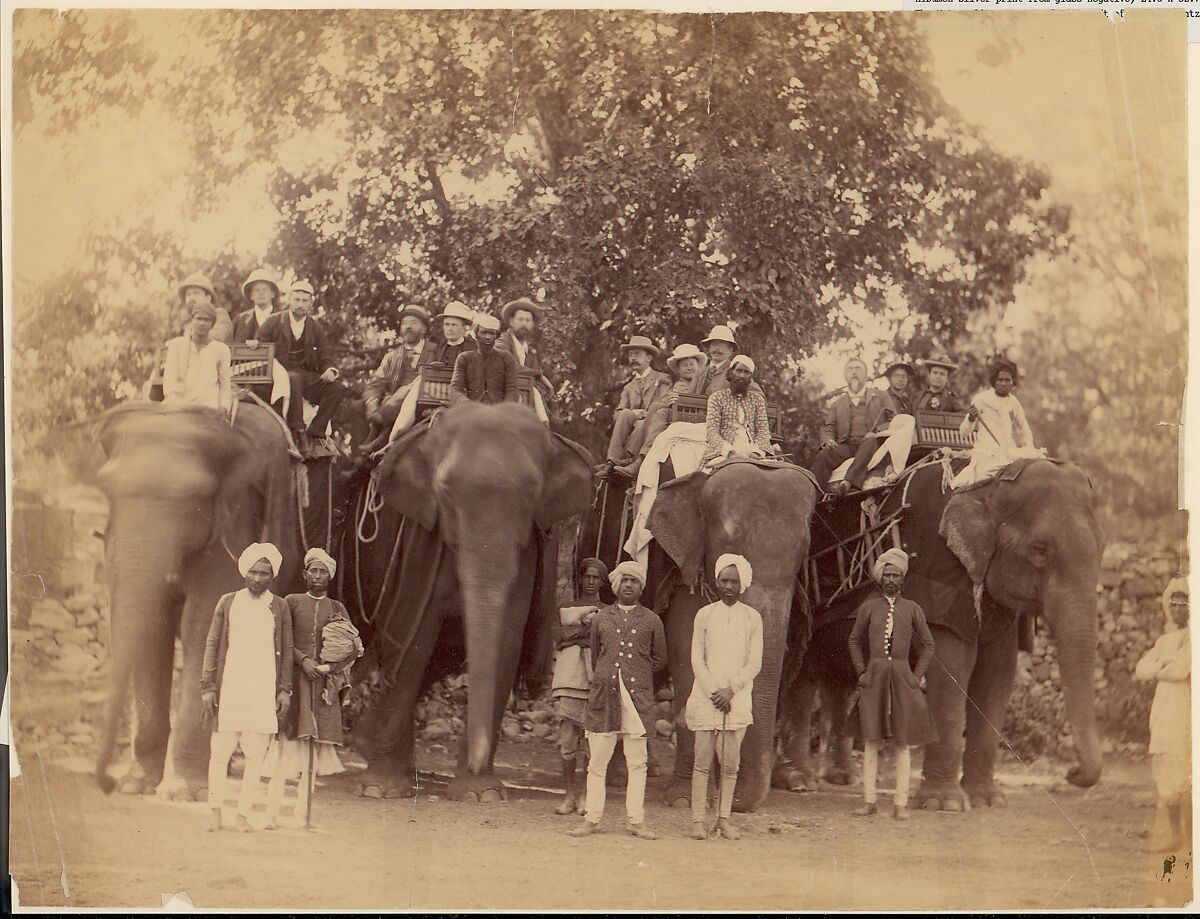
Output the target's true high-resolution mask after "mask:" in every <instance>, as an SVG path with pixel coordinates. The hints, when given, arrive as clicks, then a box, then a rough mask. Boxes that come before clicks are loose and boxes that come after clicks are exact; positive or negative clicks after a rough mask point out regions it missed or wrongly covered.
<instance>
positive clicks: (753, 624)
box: [685, 554, 763, 839]
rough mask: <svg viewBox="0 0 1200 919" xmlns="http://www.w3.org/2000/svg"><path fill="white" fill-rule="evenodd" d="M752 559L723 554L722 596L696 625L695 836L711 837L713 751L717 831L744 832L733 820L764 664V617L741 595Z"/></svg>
mask: <svg viewBox="0 0 1200 919" xmlns="http://www.w3.org/2000/svg"><path fill="white" fill-rule="evenodd" d="M753 574H754V572H753V570H752V569H751V568H750V563H749V562H748V561H747V560H746V559H745V558H743V557H742V556H740V555H732V554H726V555H722V556H721V557H720V558H719V559H717V566H716V571H715V577H716V579H717V592H718V593H719V594H720V596H721V599H720V600H719V601H718V602H716V603H710V604H709V605H708V606H706V607H704V608H703V609H701V610H700V611H699V612H698V613H696V619H695V622H694V624H693V626H692V673H693V675H694V679H693V682H692V694H691V695H690V696H689V697H688V701H687V709H686V712H685V715H686V718H687V726H688V728H689V729H690V730H691V731H692V732H693V733H694V734H695V735H696V758H695V763H694V765H693V766H692V838H693V839H707V838H708V831H707V829H706V828H705V825H704V810H705V805H706V803H707V801H706V799H707V796H708V772H709V769H710V768H711V766H712V758H713V753H714V752H715V753H716V755H717V760H718V762H719V763H720V764H721V796H720V805H719V815H718V819H717V824H716V827H715V828H714V831H715V832H717V833H719V834H720V835H721V836H723V837H725V838H726V839H738V838H740V836H741V834H740V833H739V832H738V831H737V830H735V829H734V828H733V825H732V823H731V822H730V818H731V815H732V813H733V791H734V788H735V787H736V786H737V774H738V764H739V763H740V761H741V750H742V739H743V738H744V737H745V736H746V728H747V727H749V726H750V725H751V724H753V723H754V715H753V704H752V690H753V686H754V678H755V677H756V676H758V672H759V670H761V669H762V653H763V635H762V616H760V615H759V613H758V610H756V609H755V608H754V607H752V606H748V605H746V604H745V603H743V602H741V600H740V599H738V598H739V597H740V596H741V595H742V594H743V593H745V592H746V591H747V590H749V589H750V584H751V581H752V578H753Z"/></svg>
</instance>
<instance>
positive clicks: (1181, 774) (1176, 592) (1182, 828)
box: [1134, 577, 1192, 852]
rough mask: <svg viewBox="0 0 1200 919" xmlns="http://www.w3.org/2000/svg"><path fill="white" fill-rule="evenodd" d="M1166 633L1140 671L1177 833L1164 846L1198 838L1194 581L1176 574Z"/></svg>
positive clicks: (1165, 799) (1159, 780) (1160, 782)
mask: <svg viewBox="0 0 1200 919" xmlns="http://www.w3.org/2000/svg"><path fill="white" fill-rule="evenodd" d="M1163 610H1164V613H1165V614H1166V620H1167V622H1166V629H1167V630H1166V633H1165V634H1164V635H1163V636H1162V637H1161V638H1159V639H1158V641H1157V642H1155V643H1154V647H1153V648H1151V649H1150V650H1149V651H1147V652H1146V654H1145V655H1144V656H1143V657H1142V659H1141V660H1140V661H1138V664H1137V669H1136V670H1135V671H1134V677H1135V678H1137V679H1139V680H1153V681H1154V682H1155V683H1156V684H1157V685H1156V686H1155V688H1154V704H1153V705H1152V706H1151V708H1150V747H1149V753H1150V758H1151V765H1152V769H1153V772H1154V784H1155V786H1156V787H1157V788H1158V801H1159V805H1160V806H1161V807H1163V808H1165V809H1166V812H1167V819H1168V822H1169V824H1170V832H1171V836H1170V839H1169V840H1168V842H1167V844H1166V846H1165V847H1164V850H1165V851H1167V852H1174V851H1176V850H1178V849H1180V847H1181V846H1187V847H1188V848H1185V849H1183V851H1185V852H1186V851H1188V849H1189V848H1190V847H1191V840H1192V730H1191V729H1192V645H1191V642H1190V641H1189V639H1188V635H1189V632H1188V612H1189V610H1188V584H1187V579H1186V578H1182V577H1180V578H1175V579H1174V580H1173V581H1171V583H1170V584H1168V585H1167V589H1166V591H1165V592H1164V593H1163Z"/></svg>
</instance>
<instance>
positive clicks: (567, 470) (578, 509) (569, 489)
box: [533, 434, 592, 530]
mask: <svg viewBox="0 0 1200 919" xmlns="http://www.w3.org/2000/svg"><path fill="white" fill-rule="evenodd" d="M551 441H552V442H551V445H550V446H551V449H550V458H549V463H548V466H547V469H546V484H545V486H544V487H543V488H542V497H541V500H540V501H539V502H538V506H537V508H536V509H535V510H534V515H533V516H534V520H536V521H537V525H538V526H539V527H540V528H541V529H543V530H547V529H549V528H550V527H552V526H553V525H554V524H556V523H558V522H559V521H560V520H566V519H567V518H568V517H572V516H574V515H575V514H579V513H582V512H583V511H585V510H587V506H588V500H589V499H590V497H591V488H592V456H591V454H590V453H588V452H587V450H585V449H583V447H581V446H579V444H577V443H575V442H574V441H573V440H567V438H565V437H563V436H562V435H560V434H551Z"/></svg>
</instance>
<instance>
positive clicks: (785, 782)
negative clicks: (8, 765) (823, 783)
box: [771, 765, 817, 792]
mask: <svg viewBox="0 0 1200 919" xmlns="http://www.w3.org/2000/svg"><path fill="white" fill-rule="evenodd" d="M771 787H772V788H782V789H784V790H785V791H797V792H801V791H816V790H817V782H816V779H814V778H813V775H812V772H811V770H809V769H806V768H804V767H803V766H791V765H788V766H779V765H777V766H776V767H775V768H774V769H773V770H772V771H771Z"/></svg>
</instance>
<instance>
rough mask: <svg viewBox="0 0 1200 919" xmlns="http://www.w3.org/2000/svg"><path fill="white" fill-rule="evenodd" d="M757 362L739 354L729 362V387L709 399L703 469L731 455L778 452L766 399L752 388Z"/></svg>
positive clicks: (760, 455)
mask: <svg viewBox="0 0 1200 919" xmlns="http://www.w3.org/2000/svg"><path fill="white" fill-rule="evenodd" d="M753 379H754V361H752V360H750V358H748V357H747V356H746V355H744V354H739V355H737V357H735V358H733V360H731V361H730V362H729V388H728V389H719V390H717V391H716V392H714V393H713V394H712V395H711V396H709V397H708V410H707V415H706V416H705V424H706V425H707V429H706V430H707V441H708V442H707V446H706V448H705V451H704V457H703V458H702V459H701V460H700V468H701V469H705V470H707V469H709V467H711V466H713V465H715V464H716V463H718V462H720V461H721V460H723V459H724V458H725V457H727V456H730V455H731V454H732V455H734V456H759V457H762V456H768V455H770V454H773V453H775V452H777V451H776V450H775V448H774V447H772V445H771V430H770V426H769V424H768V422H767V400H766V399H765V398H764V397H763V395H762V393H761V392H755V391H754V390H752V389H751V388H750V384H751V382H753Z"/></svg>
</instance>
